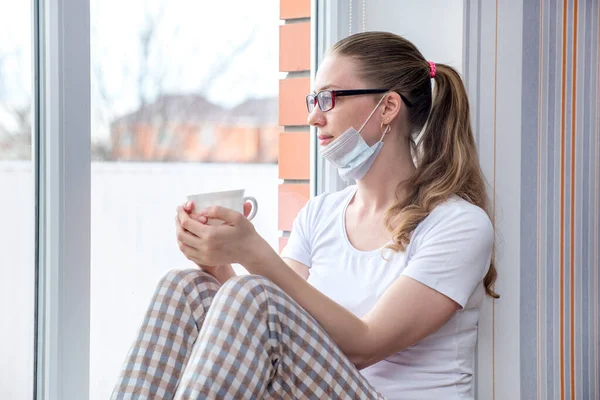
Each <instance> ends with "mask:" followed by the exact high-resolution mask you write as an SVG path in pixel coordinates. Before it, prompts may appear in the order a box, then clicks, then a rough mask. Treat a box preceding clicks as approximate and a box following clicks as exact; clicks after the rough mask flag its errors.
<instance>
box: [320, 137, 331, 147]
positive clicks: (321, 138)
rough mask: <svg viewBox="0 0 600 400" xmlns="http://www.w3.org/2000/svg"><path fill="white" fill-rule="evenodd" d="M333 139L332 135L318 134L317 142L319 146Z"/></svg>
mask: <svg viewBox="0 0 600 400" xmlns="http://www.w3.org/2000/svg"><path fill="white" fill-rule="evenodd" d="M332 140H333V136H331V135H319V144H320V145H321V146H325V145H328V144H329V143H331V141H332Z"/></svg>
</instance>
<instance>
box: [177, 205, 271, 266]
mask: <svg viewBox="0 0 600 400" xmlns="http://www.w3.org/2000/svg"><path fill="white" fill-rule="evenodd" d="M251 209H252V205H251V204H250V203H246V204H244V215H249V214H250V211H251ZM244 215H242V214H240V213H238V212H236V211H233V210H230V209H226V208H223V207H211V208H209V209H207V210H200V212H199V213H197V212H196V211H195V210H193V205H192V204H191V203H187V204H185V205H184V206H181V207H178V208H177V217H176V227H177V243H178V245H179V249H180V250H181V251H182V252H183V254H184V255H185V256H186V257H187V258H188V259H189V260H191V261H193V262H194V263H196V264H197V265H198V266H199V267H200V268H202V269H203V270H205V271H207V272H208V273H211V275H213V274H212V272H216V271H217V270H218V269H221V268H222V267H223V266H227V265H228V264H231V263H243V262H245V260H247V259H249V257H253V256H255V255H256V254H257V252H256V250H259V249H260V248H262V247H260V246H261V245H265V244H266V245H267V246H268V244H267V243H266V242H265V241H264V240H263V239H262V238H261V237H260V236H259V235H258V233H256V230H255V229H254V226H253V225H252V223H250V221H248V219H247V218H245V216H244ZM208 218H211V219H212V218H214V219H220V220H223V221H225V223H224V224H223V225H220V226H211V225H206V223H207V221H208Z"/></svg>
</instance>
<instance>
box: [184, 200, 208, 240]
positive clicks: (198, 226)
mask: <svg viewBox="0 0 600 400" xmlns="http://www.w3.org/2000/svg"><path fill="white" fill-rule="evenodd" d="M177 217H178V219H179V224H180V225H181V227H182V228H183V229H184V230H186V231H188V232H190V233H192V234H194V235H196V236H198V237H201V236H202V233H203V232H204V230H205V228H206V227H205V226H204V223H202V222H199V221H197V220H195V219H192V218H191V217H190V214H188V213H187V211H185V209H183V208H182V207H178V208H177Z"/></svg>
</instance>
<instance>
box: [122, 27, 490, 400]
mask: <svg viewBox="0 0 600 400" xmlns="http://www.w3.org/2000/svg"><path fill="white" fill-rule="evenodd" d="M432 81H433V82H435V85H434V88H435V91H434V93H433V96H432ZM315 89H316V90H315V93H313V94H310V95H308V96H307V106H308V111H309V116H308V122H309V124H310V125H312V126H315V127H317V130H318V132H319V133H318V135H319V141H320V152H321V154H322V156H323V157H325V158H326V159H327V160H328V161H330V162H332V163H333V164H334V165H335V166H336V167H337V168H338V170H339V172H340V175H341V176H342V177H343V178H344V179H347V180H351V179H354V180H356V185H353V186H349V187H348V188H346V189H344V190H341V191H339V192H336V193H330V194H323V195H320V196H317V197H315V198H313V199H311V200H310V201H309V202H308V203H307V204H306V206H305V207H304V208H303V209H302V211H301V212H300V213H299V215H298V217H297V218H296V220H295V222H294V225H293V229H292V232H291V236H290V238H289V241H288V244H287V246H286V248H285V250H284V251H283V254H282V256H281V257H280V256H279V255H278V254H276V253H275V252H274V251H273V250H272V249H271V248H270V246H269V245H268V244H267V243H266V242H265V240H264V239H262V238H261V237H260V236H259V235H258V234H257V233H256V231H255V230H254V228H253V226H252V224H251V223H250V222H249V221H248V220H247V219H246V218H244V216H243V215H241V214H239V213H237V212H234V211H232V210H228V209H223V208H218V207H214V208H210V209H208V210H192V209H191V207H190V205H189V204H187V205H185V206H184V207H181V208H179V209H178V214H177V218H176V225H177V238H178V242H179V246H180V249H181V250H182V251H183V253H184V254H185V255H186V256H187V258H189V259H190V260H192V261H194V262H195V263H196V264H197V265H198V266H200V267H201V270H189V271H174V272H171V273H169V274H168V275H167V276H166V277H165V278H164V279H163V280H162V282H161V283H160V285H159V287H158V289H157V291H156V294H155V297H154V299H153V301H152V304H151V305H150V308H149V310H148V313H147V315H146V318H145V320H144V323H143V326H142V327H141V330H140V333H139V337H138V340H137V341H136V343H135V344H134V346H133V348H132V349H131V351H130V354H129V356H128V359H127V363H126V365H125V368H124V370H123V372H122V374H121V377H120V380H119V383H118V385H117V387H116V389H115V392H114V395H113V398H132V397H133V398H138V397H136V395H138V396H141V397H149V398H177V399H179V398H186V399H188V398H193V399H200V398H227V399H234V398H235V399H238V398H247V399H257V398H273V399H275V398H277V399H279V398H288V399H300V398H310V399H334V398H336V399H338V398H339V399H349V398H351V399H382V398H388V399H394V398H397V399H421V400H422V399H472V398H473V393H472V388H473V360H474V349H475V343H476V338H477V321H478V316H479V308H480V305H481V303H482V300H483V298H484V295H485V294H486V293H487V294H488V295H490V296H493V297H497V295H496V294H495V293H494V291H493V289H492V286H493V283H494V280H495V278H496V271H495V269H494V265H493V260H492V247H493V242H494V229H493V226H492V223H491V222H490V218H489V217H488V215H487V213H486V211H485V210H486V190H485V183H484V179H483V176H482V172H481V169H480V167H479V164H478V161H477V160H478V158H477V151H476V147H475V142H474V138H473V133H472V131H471V126H470V122H469V104H468V100H467V96H466V92H465V88H464V86H463V83H462V81H461V78H460V76H459V75H458V73H457V72H456V71H455V70H454V69H452V68H451V67H449V66H446V65H443V64H437V65H436V64H434V63H432V62H428V61H426V60H425V59H424V58H423V55H422V54H421V53H420V52H419V50H418V49H417V48H416V47H415V46H414V45H413V44H412V43H410V42H409V41H407V40H406V39H403V38H402V37H399V36H396V35H393V34H390V33H382V32H367V33H360V34H356V35H353V36H350V37H348V38H346V39H344V40H342V41H340V42H339V43H337V44H336V45H335V46H334V47H333V48H332V49H331V50H330V52H329V53H328V55H327V57H326V58H325V60H324V61H323V63H322V64H321V66H320V67H319V71H318V73H317V76H316V80H315ZM355 128H356V129H358V131H357V130H356V129H355ZM417 137H418V140H416V138H417ZM196 211H198V213H196ZM207 218H217V219H222V220H225V221H226V224H225V225H222V226H219V227H215V226H209V225H205V223H206V221H207ZM231 263H240V264H242V265H243V266H244V267H245V268H246V269H247V270H248V271H249V272H250V274H251V275H246V276H239V277H238V276H235V272H234V271H233V269H232V268H231V265H230V264H231ZM208 266H212V267H208Z"/></svg>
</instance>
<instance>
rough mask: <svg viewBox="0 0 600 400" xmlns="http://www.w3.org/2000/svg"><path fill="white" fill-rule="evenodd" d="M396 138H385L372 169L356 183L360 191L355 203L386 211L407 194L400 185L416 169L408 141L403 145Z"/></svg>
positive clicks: (373, 209)
mask: <svg viewBox="0 0 600 400" xmlns="http://www.w3.org/2000/svg"><path fill="white" fill-rule="evenodd" d="M394 139H395V138H393V137H388V138H385V139H384V144H383V148H382V149H381V152H380V153H379V155H378V156H377V159H376V160H375V162H374V163H373V165H372V166H371V168H370V169H369V172H367V174H366V175H365V176H364V177H363V178H362V179H361V180H359V181H357V182H356V185H357V188H358V190H357V192H356V196H355V197H354V200H353V201H352V203H354V204H355V205H356V206H358V207H359V208H360V209H364V210H365V211H367V212H372V213H378V212H382V211H383V212H385V211H386V210H387V209H388V208H389V207H391V206H392V205H393V204H395V203H396V202H397V201H398V200H401V199H403V198H404V197H405V196H406V195H407V187H406V186H405V185H402V186H400V185H401V184H402V183H405V182H407V181H408V179H409V178H410V177H411V176H412V175H413V174H414V172H415V169H416V168H415V165H414V164H413V162H412V156H411V154H410V145H409V143H408V141H407V142H406V144H404V143H401V142H400V140H394ZM399 186H400V187H399Z"/></svg>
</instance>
